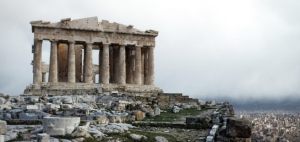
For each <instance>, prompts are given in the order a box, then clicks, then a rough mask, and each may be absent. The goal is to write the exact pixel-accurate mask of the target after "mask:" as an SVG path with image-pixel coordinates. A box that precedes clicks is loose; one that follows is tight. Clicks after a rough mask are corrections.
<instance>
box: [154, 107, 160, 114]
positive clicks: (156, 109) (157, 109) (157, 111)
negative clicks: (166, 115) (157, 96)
mask: <svg viewBox="0 0 300 142" xmlns="http://www.w3.org/2000/svg"><path fill="white" fill-rule="evenodd" d="M154 114H155V115H160V109H159V108H158V107H157V108H155V112H154Z"/></svg>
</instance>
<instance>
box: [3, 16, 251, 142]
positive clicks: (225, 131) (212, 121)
mask: <svg viewBox="0 0 300 142" xmlns="http://www.w3.org/2000/svg"><path fill="white" fill-rule="evenodd" d="M30 24H31V27H32V32H33V33H34V44H33V46H32V53H33V61H32V63H31V65H33V83H32V84H30V85H29V86H27V87H26V89H25V91H24V94H21V95H20V96H9V95H6V94H5V93H0V142H4V141H36V142H59V141H64V142H71V141H72V142H73V141H74V142H94V141H103V142H132V141H135V142H136V141H139V142H179V141H182V142H189V141H194V142H204V141H206V142H224V141H238V142H251V129H252V125H251V122H250V121H249V120H242V119H238V118H237V117H236V116H235V113H234V110H233V106H232V105H230V104H229V102H215V101H201V100H199V99H192V98H189V96H183V95H182V93H164V92H163V90H162V89H160V88H158V87H156V86H155V71H154V67H155V65H154V49H155V38H156V37H157V36H158V31H155V30H146V31H140V30H138V29H135V28H133V25H128V26H127V25H123V24H118V23H110V22H108V21H106V20H102V22H98V18H97V17H91V18H84V19H77V20H71V18H66V19H62V20H61V21H60V22H57V23H51V22H47V21H32V22H30ZM43 41H50V42H51V47H42V45H44V44H42V42H43ZM43 48H50V63H49V64H47V63H45V62H43V61H42V49H43ZM93 50H94V51H95V50H96V51H97V52H96V53H99V54H98V56H96V58H97V59H98V61H99V62H98V64H93V57H94V58H95V56H93ZM28 51H30V48H28ZM47 75H48V79H47ZM96 77H99V78H96ZM198 97H199V98H201V97H202V96H201V95H199V96H198Z"/></svg>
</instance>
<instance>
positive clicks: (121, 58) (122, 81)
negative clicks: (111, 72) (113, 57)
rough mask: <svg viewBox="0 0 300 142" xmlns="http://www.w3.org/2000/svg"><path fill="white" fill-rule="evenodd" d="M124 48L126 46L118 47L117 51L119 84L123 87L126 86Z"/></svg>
mask: <svg viewBox="0 0 300 142" xmlns="http://www.w3.org/2000/svg"><path fill="white" fill-rule="evenodd" d="M125 47H126V44H121V45H120V51H119V55H120V56H119V77H118V79H119V82H118V83H119V84H121V85H124V84H126V63H125V55H126V54H125Z"/></svg>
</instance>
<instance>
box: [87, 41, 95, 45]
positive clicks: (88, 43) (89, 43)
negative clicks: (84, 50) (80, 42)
mask: <svg viewBox="0 0 300 142" xmlns="http://www.w3.org/2000/svg"><path fill="white" fill-rule="evenodd" d="M85 43H86V44H87V45H91V44H94V42H89V41H86V42H85Z"/></svg>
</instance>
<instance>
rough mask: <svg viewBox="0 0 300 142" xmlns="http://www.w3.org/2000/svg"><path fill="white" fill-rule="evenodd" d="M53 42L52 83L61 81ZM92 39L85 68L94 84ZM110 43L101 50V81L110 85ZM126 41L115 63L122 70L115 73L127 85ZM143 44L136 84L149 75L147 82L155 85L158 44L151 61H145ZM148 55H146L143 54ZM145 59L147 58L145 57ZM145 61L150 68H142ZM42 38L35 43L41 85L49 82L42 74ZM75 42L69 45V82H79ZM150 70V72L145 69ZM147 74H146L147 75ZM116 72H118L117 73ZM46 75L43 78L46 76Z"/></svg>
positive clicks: (35, 64)
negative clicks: (155, 60) (155, 58)
mask: <svg viewBox="0 0 300 142" xmlns="http://www.w3.org/2000/svg"><path fill="white" fill-rule="evenodd" d="M50 42H51V52H50V65H49V82H53V83H55V82H58V58H57V52H58V51H57V45H58V42H57V41H56V40H50ZM92 45H93V43H92V42H86V48H85V50H84V69H83V76H84V77H83V78H84V82H85V83H93V59H92V50H93V47H92ZM109 46H110V43H103V47H102V48H100V50H99V52H100V53H99V83H103V84H109V78H110V72H109V70H110V67H109ZM125 47H126V44H121V45H120V48H119V51H118V52H119V53H118V54H115V55H118V57H117V58H115V61H114V62H115V63H117V64H115V65H116V66H115V67H116V69H117V71H116V72H115V73H118V75H117V76H115V82H116V83H118V84H121V85H124V84H126V62H125V60H126V58H125V57H126V52H125ZM141 48H142V45H135V72H134V76H135V79H134V83H135V84H138V85H141V84H142V81H144V78H142V76H144V75H145V76H146V77H145V79H146V81H144V82H145V84H147V85H154V47H149V48H148V52H147V53H148V54H147V55H146V56H147V58H148V60H147V62H146V60H144V58H145V57H144V56H142V53H141ZM143 55H144V54H143ZM142 58H143V59H142ZM142 61H144V62H145V63H143V65H144V66H146V68H142ZM41 65H42V40H36V41H35V43H34V62H33V72H34V76H33V83H34V84H39V83H41V82H42V81H45V77H44V76H45V75H43V77H42V72H41V70H42V66H41ZM75 68H76V66H75V42H74V41H69V44H68V82H70V83H75V82H76V76H75V74H76V73H75ZM144 69H146V70H147V71H144ZM144 73H146V74H144ZM115 75H116V74H115ZM42 78H43V79H42Z"/></svg>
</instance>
